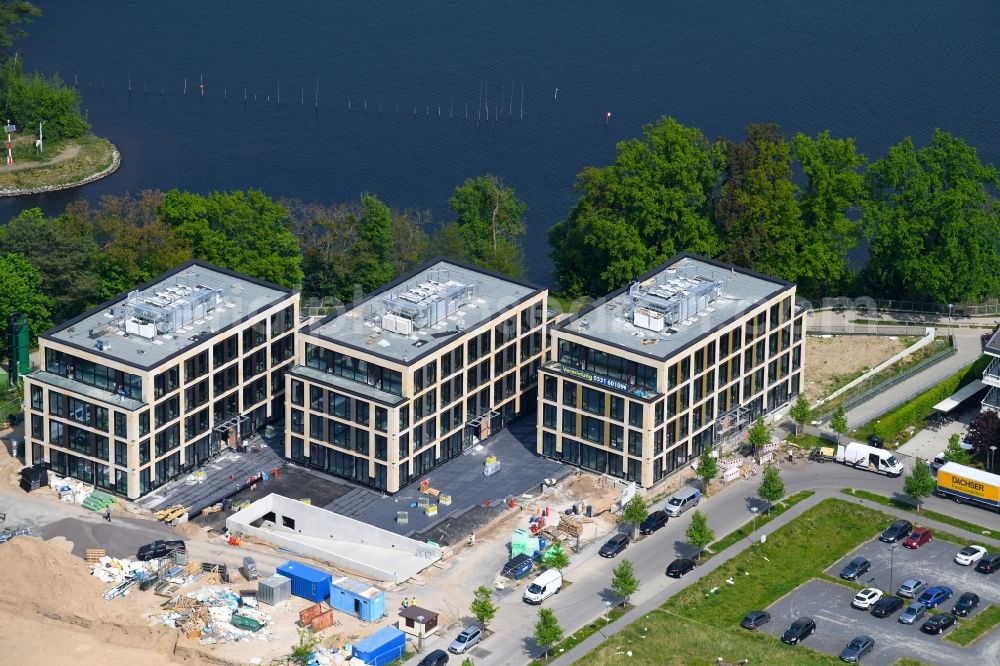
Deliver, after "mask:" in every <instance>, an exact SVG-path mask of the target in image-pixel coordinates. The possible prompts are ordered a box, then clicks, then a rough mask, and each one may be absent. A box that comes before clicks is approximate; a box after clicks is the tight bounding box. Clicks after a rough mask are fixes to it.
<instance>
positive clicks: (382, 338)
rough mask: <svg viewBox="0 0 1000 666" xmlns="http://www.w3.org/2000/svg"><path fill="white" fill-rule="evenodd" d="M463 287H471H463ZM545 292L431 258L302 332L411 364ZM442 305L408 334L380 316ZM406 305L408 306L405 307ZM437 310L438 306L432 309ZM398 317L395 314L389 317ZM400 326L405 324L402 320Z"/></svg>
mask: <svg viewBox="0 0 1000 666" xmlns="http://www.w3.org/2000/svg"><path fill="white" fill-rule="evenodd" d="M463 287H472V289H471V290H463V289H462V288H463ZM542 291H544V288H543V287H539V286H537V285H534V284H531V283H528V282H523V281H521V280H516V279H514V278H509V277H506V276H503V275H499V274H497V273H493V272H491V271H488V270H485V269H482V268H478V267H474V266H468V265H465V264H460V263H458V262H454V261H450V260H444V259H435V260H433V261H431V262H430V263H428V264H425V265H424V266H422V267H420V268H418V269H417V270H415V271H413V272H411V273H409V274H408V275H404V276H403V277H401V278H399V279H397V280H395V281H394V282H391V283H389V284H388V285H386V286H384V287H382V288H381V289H378V290H376V291H373V292H371V293H369V294H366V295H365V296H364V297H363V298H362V299H360V300H358V301H356V302H354V303H351V304H349V305H348V306H346V308H345V309H344V311H342V312H337V313H334V314H332V315H329V316H327V317H325V318H324V319H322V320H320V321H319V322H317V323H315V324H313V325H312V326H310V327H309V329H308V330H307V331H305V332H306V333H307V334H308V335H311V336H314V337H317V338H320V339H323V340H327V341H329V342H333V343H336V344H338V345H343V346H345V347H349V348H352V349H356V350H358V351H363V352H366V353H369V354H373V355H375V356H378V357H381V358H385V359H388V360H390V361H395V362H397V363H403V364H406V365H411V364H414V363H416V362H417V361H418V360H419V359H421V358H423V357H424V356H426V355H427V354H429V353H430V352H432V351H433V350H435V349H438V348H440V347H442V346H444V345H446V344H448V343H449V342H452V341H453V340H454V339H455V337H456V336H457V335H459V334H460V333H462V332H464V331H467V330H472V329H475V328H476V327H478V326H480V325H481V324H482V323H484V322H486V321H489V320H491V319H493V318H495V317H498V316H500V315H502V314H503V313H504V312H506V311H507V310H509V309H510V308H512V307H514V306H516V305H519V304H520V303H522V302H523V301H525V300H527V299H528V298H530V297H532V296H534V295H536V294H538V293H540V292H542ZM452 299H455V300H454V303H455V305H456V307H455V309H454V310H452V309H451V308H446V307H445V306H444V305H442V306H441V308H442V309H441V310H440V311H439V312H440V313H441V314H442V315H443V316H441V317H440V318H439V319H437V320H436V321H435V320H434V317H433V316H432V318H431V320H430V321H428V322H427V324H426V325H424V326H422V327H415V328H414V330H412V332H409V333H404V332H397V331H394V330H387V328H393V327H395V326H389V325H388V321H386V320H383V315H385V314H394V313H402V314H403V315H404V316H406V317H412V316H414V312H415V311H416V310H419V309H435V310H436V308H437V307H438V304H439V303H448V302H452ZM406 308H412V311H407V310H406ZM436 311H437V310H436ZM395 321H399V319H398V318H396V319H394V322H395ZM402 323H403V324H405V323H406V322H402Z"/></svg>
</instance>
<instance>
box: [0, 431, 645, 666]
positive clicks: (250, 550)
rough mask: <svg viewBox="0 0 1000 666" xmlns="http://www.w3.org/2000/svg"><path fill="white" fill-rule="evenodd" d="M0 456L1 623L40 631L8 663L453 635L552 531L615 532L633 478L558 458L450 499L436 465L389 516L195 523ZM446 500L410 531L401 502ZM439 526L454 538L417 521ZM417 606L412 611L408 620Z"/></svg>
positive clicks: (349, 658) (321, 648) (277, 498)
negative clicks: (521, 486)
mask: <svg viewBox="0 0 1000 666" xmlns="http://www.w3.org/2000/svg"><path fill="white" fill-rule="evenodd" d="M9 441H10V440H9V437H8V438H7V439H6V440H5V443H9ZM0 456H2V457H3V460H2V465H0V477H2V483H0V517H4V518H6V522H5V523H4V527H7V528H15V527H19V528H20V529H19V533H18V534H17V536H13V535H14V532H13V531H8V532H7V533H6V534H7V535H8V536H7V537H6V538H5V541H6V542H5V543H0V563H2V565H3V567H4V571H5V578H7V579H8V581H10V582H9V583H8V585H6V591H5V595H4V597H3V598H2V600H0V621H2V622H3V623H4V625H5V627H6V628H7V630H6V631H5V632H4V634H5V635H6V636H8V637H9V636H11V635H22V636H24V635H45V636H46V637H47V640H45V641H37V642H32V641H17V643H16V645H7V646H5V651H6V654H8V655H11V656H13V658H14V659H15V661H16V662H17V663H40V662H42V661H47V660H54V659H60V660H64V659H66V658H67V656H70V657H71V658H72V661H73V663H76V664H81V665H86V664H102V665H111V666H114V665H116V664H135V663H140V662H141V663H144V664H149V665H153V666H156V665H158V664H182V663H218V664H271V663H283V661H282V660H284V659H286V658H287V655H289V654H290V652H291V649H292V648H293V647H294V646H295V645H296V644H297V643H298V641H299V632H300V629H301V628H303V627H310V628H312V629H313V630H314V631H315V633H316V635H317V637H318V639H319V641H320V643H319V645H318V646H317V648H316V649H315V650H314V652H313V658H314V663H317V664H341V663H351V664H355V665H356V666H359V665H361V664H379V665H380V666H381V665H384V664H386V663H390V661H393V660H395V659H398V658H399V656H402V654H404V652H405V653H409V654H412V653H414V652H416V651H417V647H418V645H420V644H424V645H425V646H426V645H428V644H433V643H434V641H436V640H439V639H440V640H446V641H448V642H450V640H451V638H452V636H451V634H452V633H455V632H456V631H458V630H459V629H460V628H461V627H463V626H465V624H466V623H467V622H468V616H469V612H468V607H469V603H470V602H471V600H472V596H471V591H472V590H474V589H475V588H476V587H478V586H480V585H487V586H490V587H492V588H493V589H494V590H495V596H496V597H497V599H498V601H499V600H503V599H504V598H505V597H507V596H508V595H519V594H520V592H521V591H520V589H519V588H520V587H522V586H523V585H524V581H525V578H526V577H527V576H528V573H530V572H532V571H537V570H539V568H540V567H543V566H544V561H545V558H546V555H545V553H546V551H547V550H549V549H551V547H552V544H554V543H556V542H561V544H562V547H563V548H565V549H566V551H567V552H568V553H569V554H570V555H571V556H572V553H573V552H574V551H576V550H579V549H581V548H584V547H586V546H587V545H588V544H591V543H593V542H595V541H597V540H599V539H603V538H605V537H606V536H607V535H608V534H609V533H610V532H612V531H614V530H616V529H617V521H616V519H615V516H614V512H615V510H616V509H617V507H618V506H619V504H620V502H621V500H622V497H623V494H625V493H626V492H631V491H632V490H634V487H633V488H632V489H631V490H630V489H629V487H628V484H626V483H624V482H622V481H621V480H615V479H611V478H610V477H605V476H599V475H595V474H591V473H588V472H584V471H582V470H572V472H571V473H570V468H563V469H560V475H558V476H560V477H561V478H555V477H549V478H545V479H544V480H543V481H542V482H541V483H539V484H538V485H537V486H535V487H534V489H533V490H530V491H529V492H525V493H519V494H517V495H513V494H512V495H508V496H503V497H496V498H493V497H491V498H489V499H487V500H480V499H476V500H474V503H471V501H470V498H468V497H463V499H464V500H465V503H464V504H463V505H462V506H455V504H454V500H455V499H457V498H450V497H449V493H454V491H452V490H450V488H451V487H455V488H456V490H457V489H458V487H457V486H449V484H448V483H443V484H442V487H441V488H436V487H435V485H436V482H435V479H437V478H440V479H441V480H442V481H446V480H447V479H448V478H450V477H448V476H447V475H442V476H440V477H438V476H437V475H435V478H434V479H426V480H425V481H424V482H423V483H418V484H416V485H415V486H414V488H413V493H414V495H415V497H414V498H406V499H405V506H406V508H405V509H400V508H398V504H399V503H400V502H397V501H395V500H384V501H388V502H389V503H390V504H391V505H392V506H391V507H389V506H388V505H387V506H386V507H385V509H380V511H383V510H391V511H390V514H391V516H392V520H393V523H394V524H395V525H394V526H395V527H396V529H395V530H385V529H382V528H379V527H376V526H374V525H370V524H367V522H362V521H359V520H355V519H353V518H350V517H346V516H343V515H338V514H337V513H334V512H333V511H329V510H327V509H324V508H322V507H317V506H312V505H311V503H310V502H309V501H308V500H306V499H303V498H287V497H284V496H281V495H277V494H273V493H272V494H268V495H263V496H261V497H260V499H257V500H255V501H253V502H250V501H240V502H219V503H216V504H214V505H211V506H208V507H205V508H204V509H203V512H202V513H203V516H202V517H207V518H210V519H211V521H210V524H200V523H199V521H198V520H195V521H193V522H192V521H189V520H188V514H187V512H186V511H185V510H184V509H185V507H183V506H179V505H166V506H163V508H159V509H156V510H153V509H149V508H146V507H143V506H140V505H139V504H135V503H132V502H128V501H126V500H123V499H121V498H115V497H113V496H111V495H106V494H104V493H100V492H95V489H94V488H93V487H92V486H87V485H86V484H83V483H82V482H80V481H76V480H72V479H63V478H59V477H56V476H54V475H51V476H50V477H49V478H48V479H47V483H46V484H45V485H41V484H40V485H39V487H38V488H37V489H34V490H31V492H29V493H26V492H24V490H23V489H21V488H19V487H18V481H19V470H20V463H19V462H18V461H17V460H16V459H14V458H11V457H10V455H9V449H8V448H7V447H4V451H3V452H2V453H0ZM464 461H465V463H464V465H465V466H466V467H471V468H473V469H474V471H475V474H476V476H477V477H478V478H479V480H480V481H484V480H489V479H490V478H491V477H493V476H496V474H497V473H498V470H499V469H500V468H502V467H503V461H498V460H497V458H496V457H494V456H490V455H483V456H481V457H472V458H468V457H466V458H464ZM251 485H253V484H251ZM266 485H267V483H266V482H263V483H262V487H266ZM275 489H277V486H275ZM255 490H256V488H255ZM458 494H459V496H461V495H462V494H463V493H462V492H461V491H460V492H459V493H458ZM411 504H412V505H413V506H412V508H411V507H410V505H411ZM453 506H454V507H455V509H456V511H455V513H454V515H451V516H450V517H448V515H450V514H448V515H446V517H445V519H444V520H443V521H439V522H437V523H435V522H432V521H429V520H428V521H427V522H426V523H424V524H423V526H422V527H421V524H419V523H418V524H417V525H416V526H415V527H418V528H420V529H409V530H407V529H406V528H407V527H408V526H407V525H406V522H407V521H408V520H412V519H411V518H409V516H412V515H414V514H417V515H420V516H422V517H424V518H426V514H428V513H431V514H433V513H434V512H435V509H431V510H430V511H428V509H429V508H430V507H441V509H445V510H450V509H451V508H452V507H453ZM401 512H402V513H401ZM402 514H408V516H407V517H406V518H403V517H402ZM217 516H218V519H216V517H217ZM432 517H433V516H432ZM401 519H402V520H403V523H404V524H402V525H399V524H398V523H399V522H400V520H401ZM222 521H224V524H225V528H224V529H220V527H219V526H220V523H221V522H222ZM466 527H468V531H467V532H462V533H460V532H458V530H461V529H464V528H466ZM434 529H437V530H438V532H437V534H439V535H442V536H447V537H448V539H447V541H448V543H438V542H435V541H433V540H432V539H430V538H428V537H426V535H425V534H423V533H426V532H431V531H433V530H434ZM324 530H325V531H326V533H322V532H323V531H324ZM406 534H409V536H406ZM156 539H161V540H165V542H166V543H171V542H172V541H180V540H182V541H183V548H180V547H177V548H173V549H171V550H169V552H165V553H163V554H162V556H158V557H155V558H153V559H150V560H148V561H139V560H137V559H136V551H137V550H138V549H139V548H141V547H143V546H144V545H145V544H148V543H151V542H154V541H155V540H156ZM338 544H340V545H338ZM382 552H385V553H387V554H389V555H388V556H385V557H383V556H382V555H381V554H380V553H382ZM512 562H516V563H518V564H517V565H516V566H515V567H513V568H512V566H511V563H512ZM380 563H381V564H380ZM49 589H58V590H59V591H60V593H59V594H58V595H52V594H47V593H46V590H49ZM415 608H419V609H420V615H419V617H424V618H425V620H424V621H423V622H422V623H417V624H415V620H414V617H417V616H415V615H414V613H415V612H416V611H414V610H413V609H415ZM431 615H433V618H434V619H433V622H431V621H429V619H428V618H430V617H431ZM396 652H398V653H399V654H396V655H395V656H393V655H394V654H395V653H396ZM390 657H392V659H390ZM387 660H388V661H387Z"/></svg>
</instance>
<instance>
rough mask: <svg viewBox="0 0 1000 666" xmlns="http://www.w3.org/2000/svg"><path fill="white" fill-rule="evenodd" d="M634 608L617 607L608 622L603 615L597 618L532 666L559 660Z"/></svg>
mask: <svg viewBox="0 0 1000 666" xmlns="http://www.w3.org/2000/svg"><path fill="white" fill-rule="evenodd" d="M632 608H634V606H632V604H626V605H625V606H615V607H614V608H612V609H611V610H610V611H609V612H608V619H607V620H605V619H604V616H603V615H602V616H601V617H599V618H597V619H596V620H595V621H593V622H591V623H590V624H588V625H585V626H583V627H582V628H581V629H579V630H578V631H577V632H576V633H575V634H570V635H569V636H567V637H566V638H564V639H563V640H562V642H560V643H556V644H555V645H554V646H552V649H551V650H549V656H548V657H546V658H545V659H535V660H534V661H533V662H531V664H530V666H542V664H547V663H549V662H551V661H554V660H555V659H558V658H559V656H560V655H561V654H562V653H563V652H566V651H568V650H570V649H571V648H574V647H576V646H577V645H579V644H580V643H582V642H583V641H585V640H587V639H588V638H590V636H591V635H592V634H593V633H594V632H596V631H597V630H598V629H600V628H602V627H606V626H608V625H609V624H611V623H612V622H614V621H615V620H617V619H618V618H620V617H621V616H622V615H624V614H625V613H627V612H628V611H630V610H632Z"/></svg>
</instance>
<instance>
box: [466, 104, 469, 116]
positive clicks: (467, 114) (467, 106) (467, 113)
mask: <svg viewBox="0 0 1000 666" xmlns="http://www.w3.org/2000/svg"><path fill="white" fill-rule="evenodd" d="M465 119H466V120H468V119H469V103H468V102H466V103H465Z"/></svg>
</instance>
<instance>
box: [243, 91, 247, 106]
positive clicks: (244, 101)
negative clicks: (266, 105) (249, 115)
mask: <svg viewBox="0 0 1000 666" xmlns="http://www.w3.org/2000/svg"><path fill="white" fill-rule="evenodd" d="M243 103H244V104H246V103H247V89H246V88H243Z"/></svg>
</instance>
